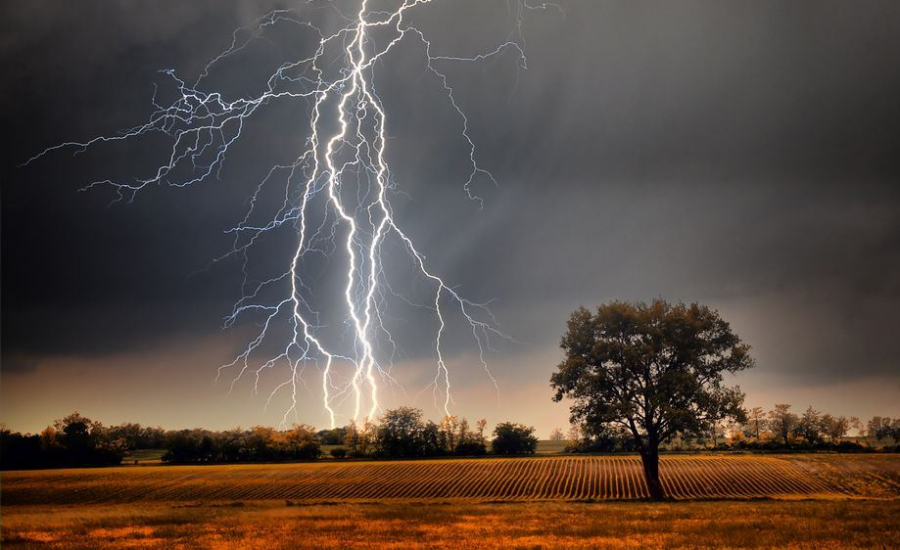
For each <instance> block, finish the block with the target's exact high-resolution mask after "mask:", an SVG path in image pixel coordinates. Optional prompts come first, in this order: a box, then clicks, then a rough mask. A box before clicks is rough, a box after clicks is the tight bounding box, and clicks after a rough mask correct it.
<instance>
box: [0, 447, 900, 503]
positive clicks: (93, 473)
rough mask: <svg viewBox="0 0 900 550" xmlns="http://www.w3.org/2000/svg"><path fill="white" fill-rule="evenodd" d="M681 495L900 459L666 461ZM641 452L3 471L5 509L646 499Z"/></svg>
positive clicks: (893, 492) (867, 479)
mask: <svg viewBox="0 0 900 550" xmlns="http://www.w3.org/2000/svg"><path fill="white" fill-rule="evenodd" d="M660 470H661V477H662V480H663V485H664V486H665V489H666V493H667V495H668V496H669V497H671V498H674V499H723V498H724V499H747V498H777V499H784V498H855V497H863V498H895V497H897V496H900V460H898V457H897V455H810V454H804V455H800V454H798V455H681V456H679V455H669V456H664V457H662V458H661V460H660ZM646 496H647V491H646V487H645V486H644V481H643V477H642V470H641V463H640V459H639V458H638V457H637V456H576V457H528V458H482V459H455V460H409V461H383V462H378V461H359V462H355V461H347V462H335V461H323V462H317V463H302V464H240V465H217V466H145V467H118V468H93V469H76V470H43V471H31V472H28V471H18V472H7V473H5V474H4V475H3V497H2V498H3V504H4V505H7V506H8V505H22V504H118V503H131V502H185V503H190V502H203V503H205V502H231V501H241V502H245V501H266V500H280V501H287V500H290V501H293V502H297V503H321V502H325V503H345V502H346V503H365V502H380V503H383V502H409V501H421V502H456V501H464V502H529V501H535V500H554V501H556V500H565V501H592V500H622V499H636V498H645V497H646Z"/></svg>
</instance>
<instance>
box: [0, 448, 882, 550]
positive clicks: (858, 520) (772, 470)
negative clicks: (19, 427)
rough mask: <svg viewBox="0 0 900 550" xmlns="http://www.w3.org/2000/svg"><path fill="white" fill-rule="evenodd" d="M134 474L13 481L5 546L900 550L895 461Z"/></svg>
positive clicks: (83, 472)
mask: <svg viewBox="0 0 900 550" xmlns="http://www.w3.org/2000/svg"><path fill="white" fill-rule="evenodd" d="M661 470H662V477H663V480H664V484H665V486H666V489H667V491H668V492H669V495H670V496H671V497H672V498H673V499H674V500H673V501H670V502H662V503H650V502H642V501H636V500H635V499H637V498H641V497H644V496H645V495H646V491H645V489H644V486H643V481H642V479H641V477H640V474H641V469H640V461H639V459H638V458H637V457H633V456H580V457H529V458H507V459H497V458H484V459H454V460H417V461H385V462H375V461H359V462H354V461H346V462H336V461H323V462H319V463H304V464H257V465H219V466H131V467H118V468H97V469H79V470H44V471H31V472H18V471H17V472H4V473H3V474H2V495H0V498H2V505H3V506H2V546H3V548H128V547H141V548H266V549H268V548H476V547H477V548H647V547H667V548H680V547H684V548H689V547H710V546H715V547H795V548H870V547H878V548H892V547H898V544H900V543H898V541H900V521H898V520H900V498H898V497H900V460H898V457H897V455H734V454H729V455H683V456H681V455H679V456H675V455H669V456H665V457H663V458H662V460H661Z"/></svg>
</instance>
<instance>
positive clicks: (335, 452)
mask: <svg viewBox="0 0 900 550" xmlns="http://www.w3.org/2000/svg"><path fill="white" fill-rule="evenodd" d="M329 454H331V456H332V457H333V458H346V457H347V449H345V448H343V447H338V448H337V449H331V451H330V452H329Z"/></svg>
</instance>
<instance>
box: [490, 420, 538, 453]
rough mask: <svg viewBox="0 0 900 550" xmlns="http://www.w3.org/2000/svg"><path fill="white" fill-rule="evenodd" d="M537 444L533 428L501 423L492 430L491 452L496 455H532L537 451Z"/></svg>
mask: <svg viewBox="0 0 900 550" xmlns="http://www.w3.org/2000/svg"><path fill="white" fill-rule="evenodd" d="M537 443H538V440H537V437H535V436H534V428H532V427H530V426H525V425H524V424H515V423H513V422H503V423H501V424H497V427H496V428H494V440H493V441H491V450H493V451H494V454H497V455H523V454H534V452H535V451H536V450H537Z"/></svg>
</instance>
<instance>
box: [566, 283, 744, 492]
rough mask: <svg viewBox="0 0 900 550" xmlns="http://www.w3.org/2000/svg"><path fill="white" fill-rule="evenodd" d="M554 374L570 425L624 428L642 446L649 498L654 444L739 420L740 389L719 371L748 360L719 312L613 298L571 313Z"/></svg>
mask: <svg viewBox="0 0 900 550" xmlns="http://www.w3.org/2000/svg"><path fill="white" fill-rule="evenodd" d="M560 346H561V347H562V349H563V351H564V352H565V360H564V361H563V362H562V363H560V364H559V367H558V371H557V372H555V373H554V374H553V376H552V378H551V384H552V386H553V388H554V389H555V390H556V395H555V396H554V401H561V400H562V399H564V398H569V399H572V400H573V401H574V403H573V404H572V407H571V419H572V422H573V423H579V424H584V425H586V426H588V427H591V428H593V429H595V430H600V429H603V428H606V427H614V426H617V425H618V426H622V427H624V428H625V429H626V430H627V431H628V432H629V433H630V434H631V436H632V437H633V438H634V441H635V444H636V446H637V448H638V450H639V451H640V454H641V460H642V463H643V467H644V475H645V478H646V480H647V487H648V490H649V492H650V496H651V498H654V499H660V498H663V497H664V496H665V495H664V492H663V488H662V485H661V484H660V481H659V445H660V443H662V442H663V441H665V440H666V439H668V438H669V437H671V436H673V435H675V434H676V433H678V432H685V431H690V432H695V433H696V432H698V431H700V430H702V429H704V428H707V427H708V426H709V423H710V422H715V421H719V420H721V419H723V418H725V417H731V418H734V419H736V420H742V419H743V418H744V412H743V409H742V408H741V405H742V403H743V394H742V393H741V392H740V390H739V389H738V388H728V387H725V386H723V374H724V373H726V372H729V373H735V372H738V371H741V370H744V369H747V368H750V367H752V366H753V360H752V359H751V358H750V355H749V353H748V352H749V349H750V348H749V346H747V345H745V344H743V343H742V342H741V340H740V338H738V336H737V335H736V334H734V332H732V330H731V327H730V326H729V324H728V323H727V322H725V321H724V320H722V318H721V317H720V316H719V314H718V312H716V311H714V310H711V309H709V308H707V307H705V306H702V305H699V304H690V305H685V304H681V303H679V304H674V305H673V304H669V303H667V302H665V301H663V300H654V301H653V303H651V304H649V305H648V304H645V303H640V302H639V303H625V302H613V303H609V304H605V305H602V306H600V307H598V308H597V310H596V312H595V313H591V312H590V311H588V310H587V309H585V308H580V309H578V310H577V311H575V312H574V313H573V314H572V315H571V317H570V318H569V322H568V330H567V331H566V333H565V335H564V336H563V337H562V341H561V343H560Z"/></svg>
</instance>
